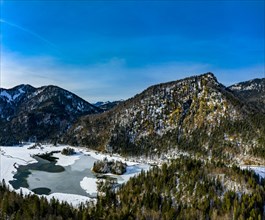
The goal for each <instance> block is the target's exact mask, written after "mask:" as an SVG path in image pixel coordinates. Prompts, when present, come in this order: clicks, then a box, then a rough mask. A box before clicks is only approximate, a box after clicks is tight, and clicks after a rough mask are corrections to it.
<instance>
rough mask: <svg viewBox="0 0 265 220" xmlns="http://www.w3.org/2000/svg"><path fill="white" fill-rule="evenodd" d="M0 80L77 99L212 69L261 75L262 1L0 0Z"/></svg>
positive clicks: (226, 75)
mask: <svg viewBox="0 0 265 220" xmlns="http://www.w3.org/2000/svg"><path fill="white" fill-rule="evenodd" d="M0 4H1V58H2V61H1V62H2V64H1V86H2V87H6V88H9V87H12V86H15V85H17V84H21V83H27V84H32V85H33V86H41V85H48V84H54V85H58V86H61V87H63V88H66V89H68V90H71V91H72V92H75V93H76V94H78V95H80V96H81V97H83V98H84V99H86V100H88V101H90V102H95V101H98V100H103V101H106V100H116V99H127V98H129V97H131V96H133V95H135V94H136V93H139V92H141V91H142V90H144V89H145V88H146V87H148V86H150V85H153V84H156V83H160V82H166V81H171V80H177V79H181V78H183V77H187V76H191V75H198V74H201V73H204V72H208V71H211V72H214V73H215V75H216V76H217V77H218V79H219V81H220V82H222V83H223V84H225V85H229V84H232V83H235V82H240V81H244V80H248V79H252V78H257V77H258V78H261V77H265V70H264V62H265V61H264V60H265V58H264V53H265V51H264V50H265V49H264V47H265V46H264V38H265V33H264V29H265V24H264V20H265V19H264V10H265V9H264V0H263V1H260V0H259V1H255V0H252V1H240V0H235V1H228V0H226V1H177V0H175V1H173V0H171V1H151V0H149V1H140V0H138V1H125V0H124V1H118V0H115V1H110V0H109V1H85V0H83V1H62V0H60V1H59V0H58V1H56V0H53V1H32V0H31V1H30V0H29V1H24V0H23V1H10V0H8V1H5V0H2V1H1V3H0Z"/></svg>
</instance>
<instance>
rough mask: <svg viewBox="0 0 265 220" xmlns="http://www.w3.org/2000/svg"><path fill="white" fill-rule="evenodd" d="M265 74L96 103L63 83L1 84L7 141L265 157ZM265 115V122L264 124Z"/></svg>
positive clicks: (204, 79)
mask: <svg viewBox="0 0 265 220" xmlns="http://www.w3.org/2000/svg"><path fill="white" fill-rule="evenodd" d="M264 82H265V79H255V80H251V81H247V82H243V83H238V84H235V85H232V86H230V87H225V86H224V85H222V84H220V83H219V82H218V81H217V79H216V77H215V76H214V75H213V74H212V73H206V74H203V75H200V76H193V77H189V78H185V79H183V80H178V81H173V82H169V83H163V84H158V85H155V86H151V87H149V88H148V89H146V90H145V91H143V92H142V93H140V94H138V95H136V96H135V97H133V98H131V99H128V100H126V101H117V102H105V103H104V102H98V103H95V104H94V105H92V104H90V103H88V102H86V101H85V100H83V99H81V98H79V97H78V96H76V95H74V94H73V93H71V92H68V91H66V90H64V89H61V88H59V87H56V86H45V87H41V88H34V87H32V86H29V85H20V86H17V87H14V88H12V89H1V90H0V116H1V121H0V129H1V133H0V144H2V145H10V144H16V143H18V142H19V141H41V142H43V141H46V142H52V143H57V142H59V143H68V144H72V145H80V146H85V147H89V148H94V149H97V150H104V151H109V152H118V153H121V154H126V155H128V154H129V155H162V154H163V153H165V152H173V151H174V150H182V151H185V152H190V153H195V154H199V155H205V156H210V157H222V158H223V159H226V160H241V159H242V158H243V159H244V160H247V159H248V160H249V159H251V158H249V155H253V156H255V157H261V158H262V157H264V158H265V150H264V143H265V119H264V118H265V115H264V109H265V102H264V100H265V98H264V94H265V86H264ZM263 122H264V123H263Z"/></svg>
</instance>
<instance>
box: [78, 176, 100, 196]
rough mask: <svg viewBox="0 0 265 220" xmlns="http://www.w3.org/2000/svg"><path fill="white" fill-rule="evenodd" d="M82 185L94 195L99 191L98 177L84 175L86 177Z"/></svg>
mask: <svg viewBox="0 0 265 220" xmlns="http://www.w3.org/2000/svg"><path fill="white" fill-rule="evenodd" d="M80 186H81V188H82V189H84V190H85V191H86V192H87V193H89V194H90V195H93V194H95V193H96V192H97V179H95V178H90V177H84V179H83V180H82V181H81V182H80Z"/></svg>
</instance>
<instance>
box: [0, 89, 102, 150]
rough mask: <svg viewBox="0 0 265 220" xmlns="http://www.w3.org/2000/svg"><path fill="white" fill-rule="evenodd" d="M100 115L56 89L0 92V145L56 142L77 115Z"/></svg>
mask: <svg viewBox="0 0 265 220" xmlns="http://www.w3.org/2000/svg"><path fill="white" fill-rule="evenodd" d="M99 112H102V110H101V109H99V108H97V107H95V106H93V105H91V104H90V103H88V102H86V101H85V100H83V99H81V98H80V97H78V96H76V95H75V94H73V93H71V92H69V91H67V90H64V89H62V88H59V87H57V86H43V87H40V88H34V87H32V86H30V85H19V86H16V87H14V88H12V89H3V88H1V89H0V129H1V133H0V144H1V145H10V144H17V143H18V142H20V141H48V142H55V141H56V139H57V138H58V137H59V136H60V135H62V133H63V132H65V131H66V130H67V129H68V127H69V126H70V125H71V124H72V123H73V122H74V121H75V120H76V119H77V118H79V117H80V116H82V115H87V114H94V113H99Z"/></svg>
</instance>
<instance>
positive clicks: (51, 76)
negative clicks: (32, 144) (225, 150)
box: [1, 51, 264, 102]
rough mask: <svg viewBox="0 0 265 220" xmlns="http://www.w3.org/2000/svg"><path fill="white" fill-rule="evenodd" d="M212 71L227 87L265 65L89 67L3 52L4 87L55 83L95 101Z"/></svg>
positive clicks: (119, 62)
mask: <svg viewBox="0 0 265 220" xmlns="http://www.w3.org/2000/svg"><path fill="white" fill-rule="evenodd" d="M209 71H211V72H214V73H215V74H216V76H217V77H218V79H219V80H220V82H222V83H224V84H226V85H229V84H232V83H236V82H239V81H243V80H248V79H252V78H256V77H263V76H264V67H263V66H253V67H248V68H244V69H243V68H242V69H220V68H216V67H213V66H212V65H209V64H200V63H178V62H171V63H164V64H159V65H158V64H157V65H152V66H144V67H141V68H129V67H128V66H127V65H126V61H125V60H123V59H118V58H113V59H111V60H109V61H108V62H105V63H98V64H94V65H89V66H75V65H70V64H63V63H60V61H59V60H56V59H54V58H52V57H45V56H42V57H30V58H29V57H24V56H21V55H19V54H15V53H10V52H6V51H5V52H3V53H2V63H1V75H2V76H1V87H4V88H11V87H13V86H16V85H18V84H22V83H24V84H31V85H33V86H35V87H39V86H43V85H49V84H53V85H58V86H60V87H63V88H65V89H67V90H70V91H72V92H74V93H76V94H77V95H79V96H81V97H82V98H84V99H86V100H88V101H89V102H95V101H98V100H103V101H106V100H118V99H127V98H129V97H132V96H133V95H135V94H136V93H139V92H141V91H142V90H144V89H145V88H147V87H148V86H150V85H153V84H156V83H161V82H167V81H172V80H177V79H181V78H184V77H188V76H191V75H197V74H202V73H205V72H209Z"/></svg>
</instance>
